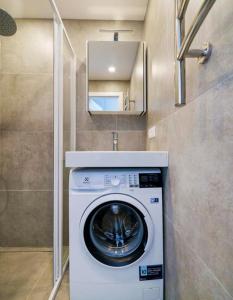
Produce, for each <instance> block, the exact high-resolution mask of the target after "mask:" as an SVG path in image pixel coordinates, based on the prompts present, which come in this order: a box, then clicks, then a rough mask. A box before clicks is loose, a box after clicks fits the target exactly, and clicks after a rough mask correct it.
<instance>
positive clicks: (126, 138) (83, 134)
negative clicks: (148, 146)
mask: <svg viewBox="0 0 233 300" xmlns="http://www.w3.org/2000/svg"><path fill="white" fill-rule="evenodd" d="M118 138H119V140H118V147H119V150H121V151H128V150H131V151H134V150H135V151H140V150H144V149H145V132H144V131H143V130H140V131H139V130H134V131H122V130H119V131H118ZM77 147H78V149H79V150H80V151H111V150H112V148H113V143H112V131H93V130H92V131H79V132H78V136H77Z"/></svg>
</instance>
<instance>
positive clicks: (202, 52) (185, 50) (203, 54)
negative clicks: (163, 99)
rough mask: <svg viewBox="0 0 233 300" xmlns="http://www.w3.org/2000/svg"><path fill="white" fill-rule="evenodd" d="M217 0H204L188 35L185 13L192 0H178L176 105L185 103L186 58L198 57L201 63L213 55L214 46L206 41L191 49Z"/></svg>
mask: <svg viewBox="0 0 233 300" xmlns="http://www.w3.org/2000/svg"><path fill="white" fill-rule="evenodd" d="M215 1H216V0H204V1H203V3H202V5H201V7H200V9H199V11H198V13H197V15H196V17H195V18H194V20H193V22H192V25H191V26H190V29H189V30H188V33H187V35H185V20H184V18H185V13H186V10H187V8H188V4H189V2H190V0H182V1H181V3H180V4H179V2H180V1H179V0H176V49H177V62H176V89H177V91H176V106H181V105H185V103H186V91H185V90H186V88H185V58H198V62H199V63H200V64H203V63H206V62H207V61H208V59H209V58H210V56H211V52H212V46H211V44H210V43H205V44H204V45H203V48H202V49H191V50H190V47H191V44H192V42H193V40H194V38H195V36H196V35H197V33H198V30H199V29H200V27H201V25H202V23H203V22H204V20H205V18H206V16H207V15H208V13H209V11H210V10H211V8H212V6H213V5H214V3H215Z"/></svg>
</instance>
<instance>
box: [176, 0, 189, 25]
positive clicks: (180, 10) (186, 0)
mask: <svg viewBox="0 0 233 300" xmlns="http://www.w3.org/2000/svg"><path fill="white" fill-rule="evenodd" d="M189 1H190V0H182V2H181V4H180V6H179V7H178V9H177V18H178V19H179V20H181V19H183V18H184V15H185V13H186V10H187V8H188V5H189Z"/></svg>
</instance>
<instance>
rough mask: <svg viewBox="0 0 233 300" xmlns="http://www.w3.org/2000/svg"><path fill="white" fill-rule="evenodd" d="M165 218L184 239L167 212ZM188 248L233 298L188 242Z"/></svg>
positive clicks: (232, 296)
mask: <svg viewBox="0 0 233 300" xmlns="http://www.w3.org/2000/svg"><path fill="white" fill-rule="evenodd" d="M165 218H166V219H167V220H168V222H169V223H170V224H171V225H172V227H173V228H174V229H175V231H176V232H177V233H178V235H179V236H180V238H181V239H182V235H181V233H180V232H179V231H178V229H177V228H176V227H175V225H174V223H173V222H172V220H171V219H170V218H169V216H168V215H167V214H165ZM185 246H186V248H187V249H189V251H190V252H191V253H193V255H194V256H196V258H197V259H198V260H199V261H200V262H201V263H202V264H203V265H204V266H205V268H206V269H207V271H208V272H209V273H210V274H211V275H212V277H213V278H214V280H215V281H216V282H217V283H218V284H219V285H220V286H221V287H222V289H223V291H224V292H225V293H226V294H227V295H228V296H230V298H231V299H232V300H233V295H231V294H230V292H229V291H228V290H227V289H226V287H225V286H224V285H223V283H222V282H221V281H220V280H219V279H218V277H217V276H216V275H215V273H214V272H213V271H212V270H211V268H210V267H209V266H208V265H207V264H206V263H205V261H204V260H203V259H202V258H201V257H200V256H199V255H198V254H197V253H196V252H194V250H193V249H192V248H190V247H189V246H188V245H187V244H185Z"/></svg>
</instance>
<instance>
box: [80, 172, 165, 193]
mask: <svg viewBox="0 0 233 300" xmlns="http://www.w3.org/2000/svg"><path fill="white" fill-rule="evenodd" d="M161 186H162V184H161V171H160V170H159V169H158V170H151V171H149V170H145V169H143V170H141V171H139V170H138V169H137V170H134V169H131V170H122V169H120V170H115V171H114V170H112V171H111V170H106V169H102V170H95V171H92V172H91V171H90V170H82V171H81V172H80V171H79V172H78V173H76V174H75V187H76V188H78V189H80V190H92V189H93V190H98V189H99V190H101V189H110V188H112V189H125V188H140V189H142V188H156V187H161Z"/></svg>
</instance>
